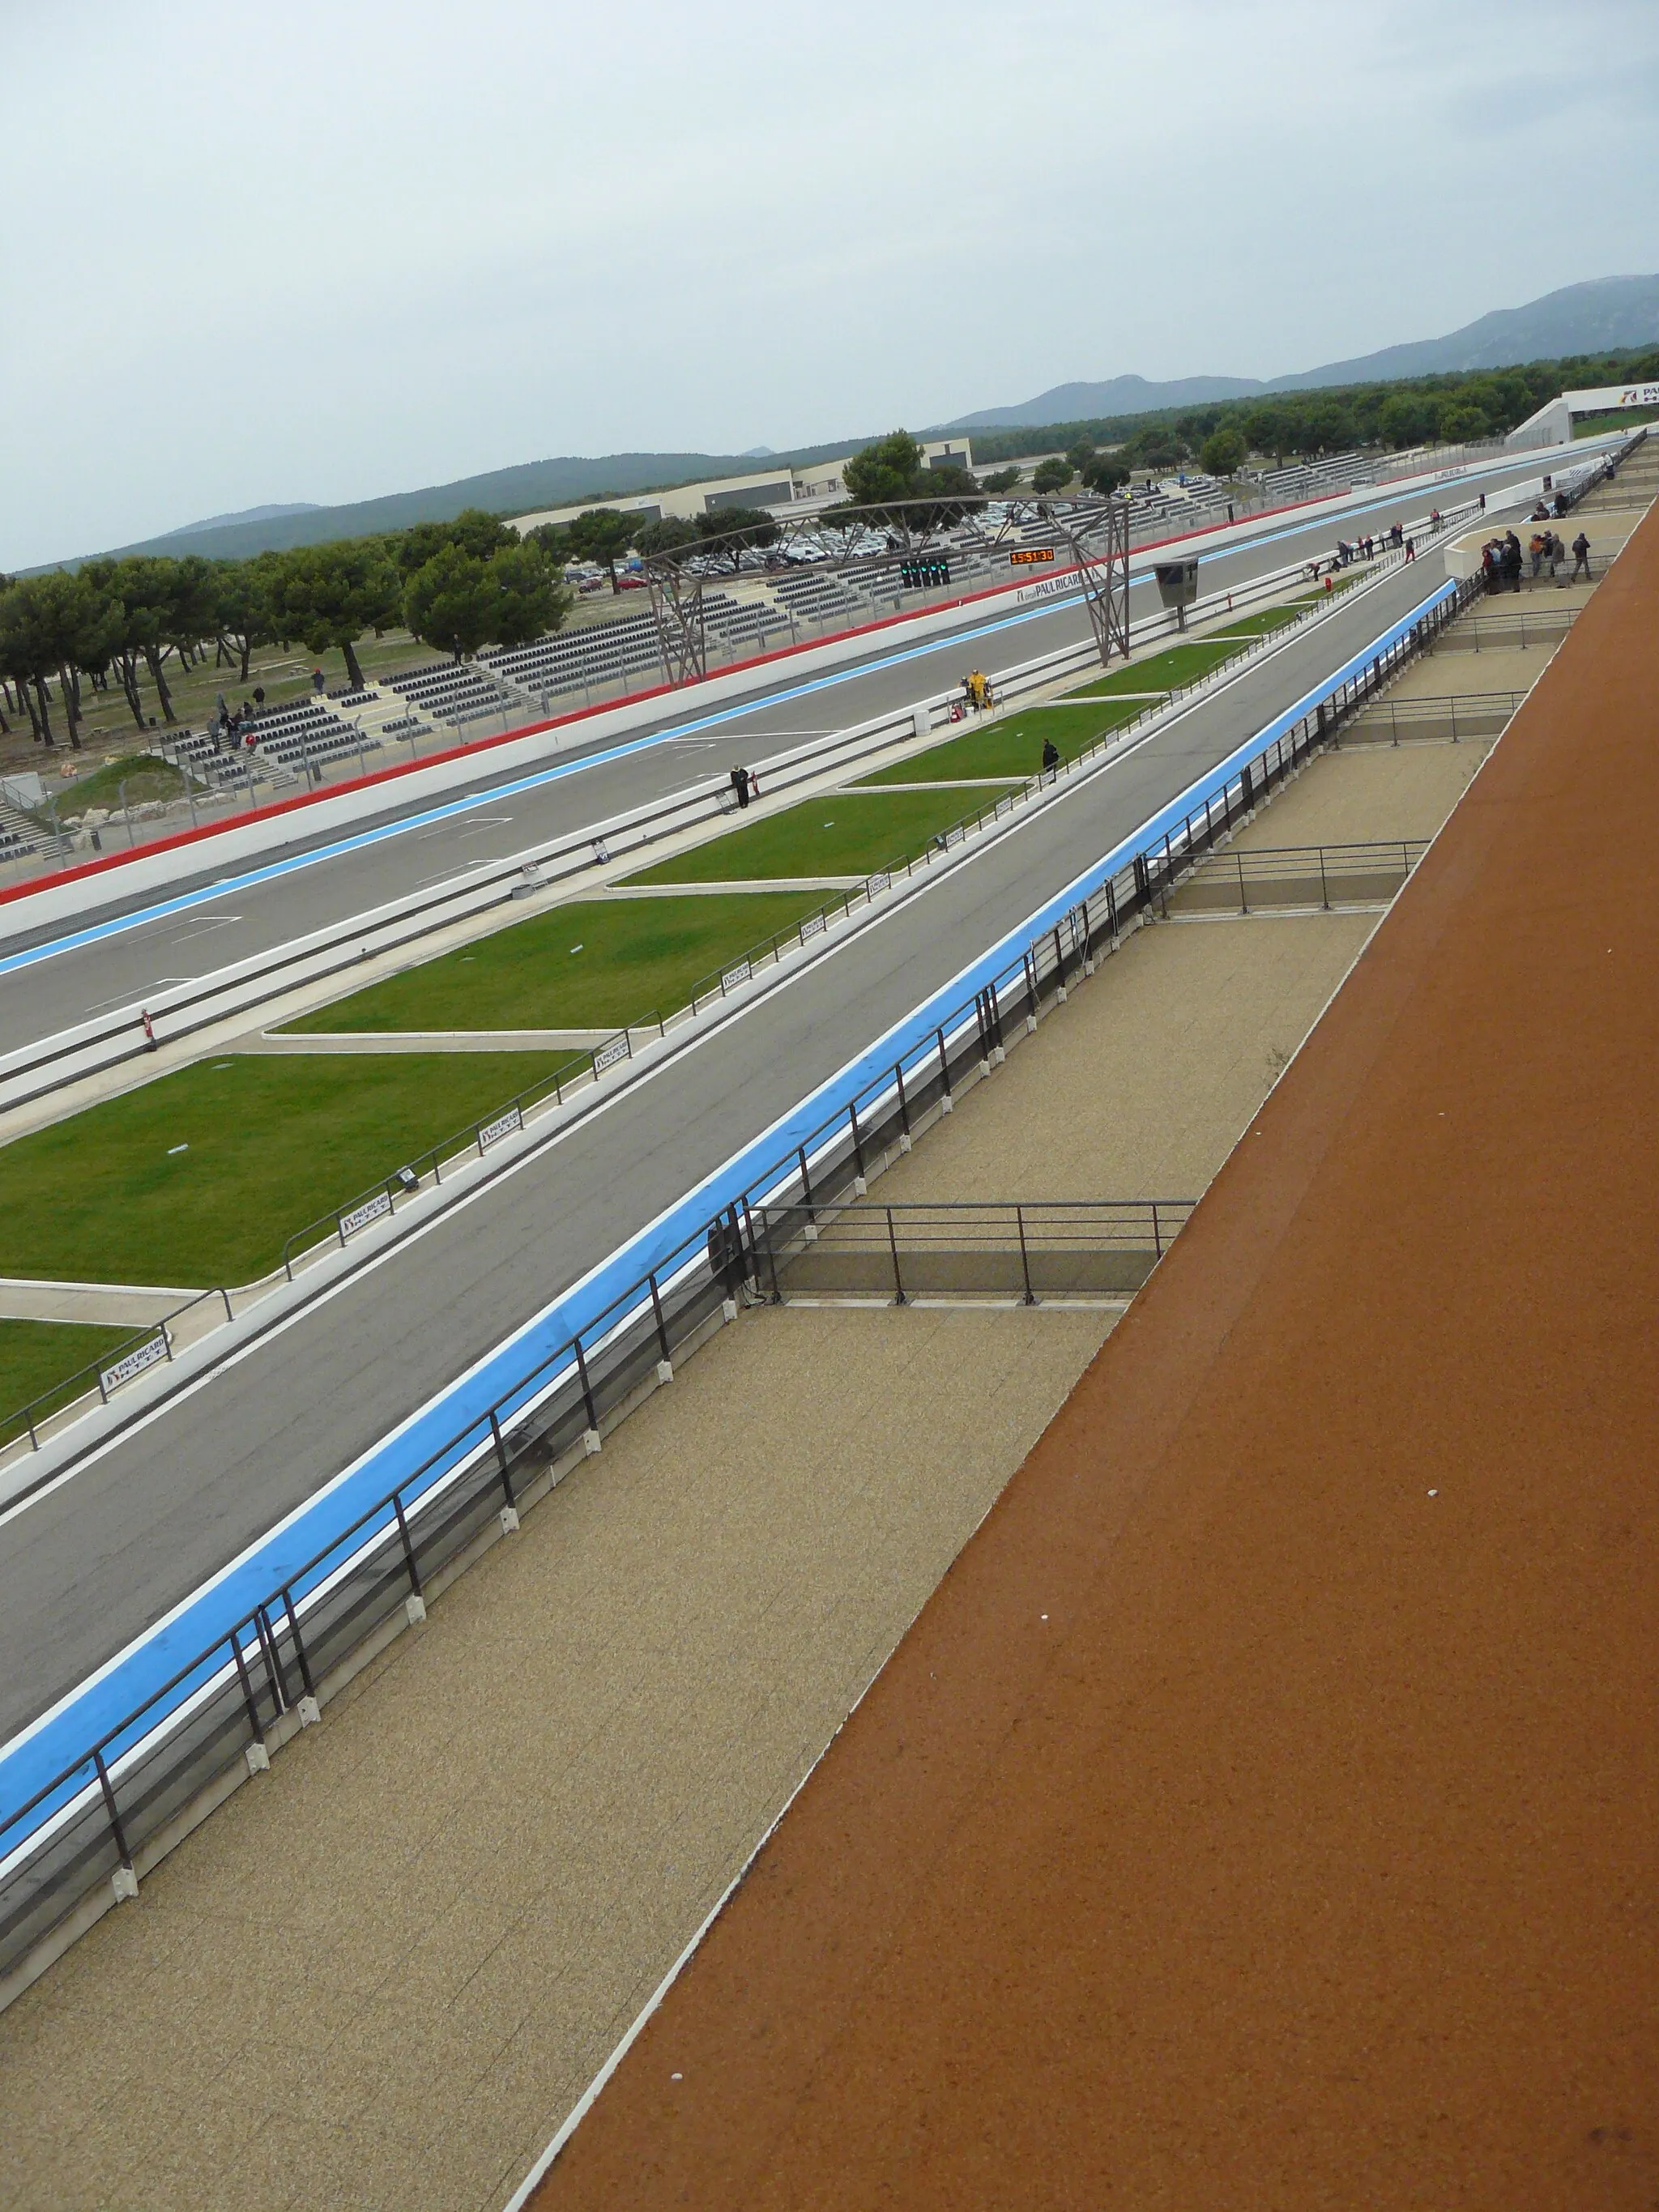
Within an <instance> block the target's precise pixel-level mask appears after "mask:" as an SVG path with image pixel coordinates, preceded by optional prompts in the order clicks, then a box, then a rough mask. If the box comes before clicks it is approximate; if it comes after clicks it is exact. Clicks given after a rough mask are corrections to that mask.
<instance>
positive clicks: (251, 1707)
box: [230, 1626, 265, 1743]
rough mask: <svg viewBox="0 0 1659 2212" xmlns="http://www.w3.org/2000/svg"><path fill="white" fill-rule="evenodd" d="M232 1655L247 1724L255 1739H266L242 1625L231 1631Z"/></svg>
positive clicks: (260, 1740)
mask: <svg viewBox="0 0 1659 2212" xmlns="http://www.w3.org/2000/svg"><path fill="white" fill-rule="evenodd" d="M230 1649H231V1655H232V1656H233V1657H234V1660H235V1662H236V1678H237V1680H239V1681H240V1684H241V1686H242V1703H243V1704H244V1705H246V1708H247V1724H248V1726H249V1727H250V1728H251V1729H252V1730H253V1735H254V1741H256V1742H258V1743H263V1742H264V1740H265V1729H264V1722H263V1721H262V1720H261V1719H260V1718H259V1700H258V1698H256V1697H255V1696H254V1694H253V1682H252V1677H251V1676H250V1674H249V1673H248V1671H247V1662H246V1659H244V1658H243V1656H242V1632H241V1629H240V1626H238V1627H236V1628H233V1629H232V1630H231V1632H230Z"/></svg>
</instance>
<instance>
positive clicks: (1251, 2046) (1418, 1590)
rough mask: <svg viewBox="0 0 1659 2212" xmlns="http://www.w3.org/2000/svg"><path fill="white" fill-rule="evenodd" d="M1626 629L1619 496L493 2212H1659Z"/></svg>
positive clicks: (1658, 1674)
mask: <svg viewBox="0 0 1659 2212" xmlns="http://www.w3.org/2000/svg"><path fill="white" fill-rule="evenodd" d="M1656 613H1659V524H1656V520H1655V519H1654V518H1653V517H1652V516H1650V517H1649V519H1648V520H1647V522H1646V523H1645V524H1644V526H1643V528H1642V530H1641V532H1639V534H1638V538H1636V540H1635V541H1634V542H1633V543H1632V545H1631V547H1630V548H1629V550H1627V551H1626V555H1625V556H1624V557H1623V559H1622V560H1621V562H1620V564H1619V567H1618V568H1616V569H1615V570H1614V572H1613V574H1612V576H1611V577H1610V578H1609V580H1607V583H1605V584H1604V585H1603V586H1601V588H1600V589H1599V590H1598V592H1596V594H1595V598H1594V599H1593V600H1592V602H1591V603H1590V605H1589V606H1588V607H1587V608H1586V610H1585V611H1584V613H1583V615H1582V616H1581V617H1580V618H1579V622H1578V624H1577V629H1576V630H1575V632H1574V634H1573V635H1572V636H1571V639H1570V640H1569V641H1568V642H1567V643H1566V645H1565V647H1563V649H1562V651H1561V652H1560V653H1559V655H1558V656H1557V658H1556V659H1555V660H1554V662H1553V664H1552V665H1551V667H1550V668H1549V669H1548V670H1547V671H1546V673H1545V675H1544V677H1543V678H1541V682H1540V684H1539V685H1538V688H1537V689H1536V690H1535V691H1534V694H1533V696H1532V697H1531V699H1530V700H1529V701H1528V704H1527V705H1526V707H1525V708H1523V709H1522V712H1521V714H1520V715H1519V716H1518V717H1517V718H1516V721H1515V722H1514V723H1513V724H1512V725H1511V726H1510V730H1509V732H1508V734H1507V735H1506V737H1505V738H1504V741H1503V743H1502V744H1500V745H1499V746H1498V749H1497V750H1496V751H1495V753H1494V754H1493V756H1492V758H1491V760H1490V761H1489V762H1488V763H1487V766H1486V769H1485V770H1484V772H1483V774H1482V775H1481V776H1480V779H1479V780H1478V781H1477V782H1476V783H1475V785H1474V787H1473V789H1472V790H1471V792H1470V793H1469V795H1468V799H1467V800H1466V801H1465V803H1464V805H1462V807H1461V808H1460V809H1459V811H1458V812H1457V813H1456V814H1455V816H1454V817H1453V818H1452V821H1451V823H1449V827H1448V829H1447V830H1446V831H1445V833H1444V834H1443V836H1442V838H1441V839H1440V841H1439V842H1438V844H1437V847H1436V848H1435V849H1434V850H1433V851H1432V852H1431V854H1429V856H1428V858H1427V860H1425V862H1424V864H1423V866H1421V867H1420V869H1419V871H1418V872H1417V873H1416V875H1415V877H1414V878H1413V881H1412V882H1411V883H1410V884H1408V886H1407V890H1406V891H1405V893H1404V894H1403V895H1402V896H1401V899H1400V900H1399V902H1397V904H1396V905H1395V908H1394V909H1393V911H1392V913H1391V914H1390V915H1389V918H1388V919H1387V921H1385V922H1384V924H1383V927H1381V929H1380V930H1379V931H1378V933H1377V935H1376V938H1375V939H1374V940H1373V942H1372V944H1371V945H1370V948H1369V950H1368V951H1367V953H1366V955H1365V956H1364V958H1362V960H1361V961H1360V962H1359V963H1358V967H1357V969H1355V972H1354V974H1353V975H1352V977H1351V979H1350V981H1349V982H1348V984H1347V987H1346V988H1345V989H1344V991H1343V992H1342V993H1341V994H1340V997H1339V998H1338V999H1337V1000H1336V1001H1335V1003H1334V1006H1332V1007H1331V1009H1330V1010H1329V1012H1328V1014H1327V1017H1326V1018H1325V1020H1324V1021H1323V1022H1322V1024H1320V1026H1319V1028H1318V1029H1317V1030H1316V1032H1315V1034H1314V1036H1313V1038H1312V1040H1311V1041H1310V1044H1309V1046H1308V1047H1307V1048H1305V1049H1304V1051H1303V1053H1302V1054H1300V1055H1299V1056H1298V1057H1297V1060H1296V1061H1295V1062H1294V1064H1293V1065H1292V1066H1291V1068H1290V1070H1289V1071H1288V1073H1287V1074H1286V1075H1285V1079H1283V1081H1282V1082H1281V1083H1280V1084H1279V1086H1278V1087H1277V1089H1276V1090H1275V1091H1274V1092H1273V1096H1272V1097H1271V1098H1270V1099H1269V1101H1268V1102H1267V1104H1266V1105H1265V1106H1264V1107H1263V1109H1261V1112H1260V1113H1259V1114H1258V1115H1256V1116H1255V1119H1254V1121H1253V1122H1252V1124H1251V1126H1250V1128H1249V1132H1248V1133H1247V1134H1246V1136H1245V1137H1244V1139H1243V1141H1242V1142H1241V1143H1240V1145H1239V1146H1238V1147H1237V1150H1236V1151H1235V1152H1234V1153H1233V1155H1232V1157H1231V1159H1230V1160H1229V1162H1228V1163H1227V1164H1226V1166H1225V1169H1224V1170H1223V1171H1222V1173H1221V1174H1220V1176H1218V1179H1217V1180H1216V1182H1214V1184H1213V1185H1212V1188H1211V1189H1210V1191H1209V1193H1208V1194H1207V1195H1206V1199H1205V1200H1204V1202H1203V1204H1202V1205H1201V1206H1200V1208H1199V1209H1198V1212H1197V1213H1196V1214H1195V1216H1194V1219H1193V1221H1192V1223H1191V1225H1189V1226H1188V1229H1187V1230H1186V1231H1185V1232H1184V1233H1183V1235H1182V1237H1181V1239H1180V1240H1179V1242H1178V1243H1176V1247H1175V1248H1174V1251H1173V1253H1172V1255H1171V1256H1170V1258H1169V1259H1168V1260H1167V1261H1165V1262H1164V1267H1162V1268H1161V1269H1160V1270H1159V1271H1158V1273H1157V1274H1156V1275H1155V1276H1154V1277H1153V1278H1152V1282H1151V1284H1150V1285H1149V1287H1148V1288H1147V1290H1146V1291H1145V1292H1144V1293H1143V1295H1142V1297H1140V1298H1139V1300H1138V1301H1137V1303H1136V1304H1135V1305H1134V1306H1133V1308H1132V1309H1131V1310H1130V1313H1129V1315H1128V1316H1127V1319H1126V1321H1125V1322H1123V1323H1122V1324H1121V1326H1120V1328H1118V1329H1117V1330H1116V1331H1115V1334H1113V1336H1112V1337H1111V1338H1110V1339H1109V1341H1108V1343H1107V1344H1106V1346H1105V1347H1104V1349H1103V1352H1102V1354H1101V1356H1100V1357H1099V1358H1098V1359H1097V1362H1095V1363H1094V1364H1093V1365H1092V1366H1091V1369H1090V1370H1089V1372H1088V1374H1087V1375H1086V1376H1085V1378H1084V1379H1083V1381H1082V1383H1080V1385H1079V1388H1078V1389H1077V1390H1076V1392H1075V1393H1074V1394H1073V1397H1072V1398H1071V1400H1070V1401H1069V1402H1068V1404H1067V1406H1066V1409H1065V1411H1064V1412H1063V1413H1061V1414H1060V1417H1059V1418H1058V1419H1057V1420H1056V1421H1055V1422H1054V1425H1052V1426H1051V1427H1050V1429H1049V1430H1048V1432H1047V1434H1046V1436H1045V1437H1044V1438H1043V1440H1042V1443H1041V1444H1039V1446H1038V1447H1037V1449H1036V1451H1035V1452H1034V1453H1033V1454H1032V1455H1031V1456H1030V1459H1029V1460H1028V1461H1027V1462H1026V1463H1025V1465H1024V1468H1022V1470H1021V1472H1020V1474H1018V1476H1017V1477H1016V1479H1015V1480H1014V1481H1013V1482H1012V1484H1011V1485H1010V1486H1009V1488H1008V1489H1007V1491H1006V1492H1005V1493H1004V1495H1003V1497H1002V1498H1001V1499H1000V1501H999V1504H998V1505H997V1507H996V1509H995V1510H994V1512H993V1513H992V1515H991V1516H989V1517H988V1518H987V1522H985V1524H984V1526H983V1527H982V1528H981V1530H980V1531H979V1532H978V1534H976V1536H975V1540H974V1541H973V1542H972V1543H971V1544H970V1545H969V1547H967V1549H966V1550H965V1551H964V1553H963V1556H962V1557H961V1558H960V1559H958V1560H957V1564H956V1565H955V1567H954V1568H953V1570H952V1571H951V1574H950V1575H949V1576H948V1577H946V1579H945V1582H944V1583H943V1584H942V1585H941V1587H940V1589H939V1591H938V1592H937V1593H936V1594H935V1595H934V1597H933V1599H932V1600H931V1601H930V1602H929V1604H928V1605H927V1607H926V1608H925V1609H924V1611H923V1613H922V1614H921V1618H920V1620H918V1622H917V1623H916V1625H915V1627H914V1628H913V1629H912V1630H911V1632H909V1634H908V1636H907V1637H906V1638H905V1639H904V1641H903V1643H902V1645H901V1647H900V1650H899V1651H898V1653H897V1654H896V1656H895V1658H894V1659H893V1661H892V1662H890V1664H889V1666H888V1667H887V1668H886V1669H885V1670H884V1673H883V1674H882V1676H881V1678H880V1679H879V1680H878V1682H877V1683H876V1685H875V1686H874V1687H873V1689H872V1692H871V1693H870V1694H869V1696H868V1697H866V1699H865V1700H864V1702H863V1704H862V1705H860V1709H859V1710H858V1711H857V1712H856V1713H855V1714H854V1716H853V1717H852V1719H851V1720H850V1722H849V1723H848V1726H847V1728H846V1729H844V1730H843V1731H842V1734H841V1735H840V1736H839V1737H838V1738H837V1740H836V1742H835V1744H834V1745H833V1746H832V1747H831V1749H830V1751H829V1754H828V1755H827V1757H826V1758H825V1759H824V1761H823V1764H822V1765H820V1767H819V1768H818V1770H817V1772H816V1773H815V1774H814V1776H813V1777H812V1778H811V1781H810V1782H809V1783H808V1784H807V1786H806V1788H805V1790H803V1791H802V1793H801V1795H800V1796H799V1797H798V1798H797V1800H796V1801H795V1802H794V1804H793V1807H792V1808H791V1810H790V1812H789V1813H788V1814H787V1817H786V1818H785V1820H783V1822H782V1823H781V1826H780V1827H779V1829H778V1831H777V1832H776V1833H775V1836H774V1837H773V1838H772V1840H771V1841H770V1842H769V1844H768V1845H767V1847H766V1848H765V1850H763V1852H762V1854H761V1856H760V1857H759V1859H758V1861H757V1864H756V1866H755V1867H754V1869H752V1871H751V1872H750V1875H749V1878H748V1879H747V1881H745V1882H744V1885H743V1887H741V1888H740V1889H739V1890H738V1893H736V1895H735V1897H734V1899H733V1900H732V1903H731V1904H730V1905H729V1906H728V1907H727V1908H726V1911H725V1912H724V1913H723V1915H722V1916H721V1917H720V1919H719V1920H718V1921H717V1922H716V1923H715V1925H714V1928H713V1929H712V1931H711V1932H710V1934H709V1936H708V1938H707V1940H706V1941H705V1942H704V1943H703V1945H702V1948H701V1949H700V1950H699V1952H698V1953H697V1954H696V1956H695V1958H694V1959H693V1960H692V1961H691V1963H690V1966H689V1967H688V1968H687V1970H686V1971H685V1972H684V1974H683V1975H682V1976H681V1977H680V1978H679V1979H678V1982H677V1984H675V1986H674V1987H673V1988H672V1989H671V1991H670V1992H669V1994H668V1996H667V1997H666V1999H665V2002H664V2003H663V2004H662V2006H661V2007H660V2008H659V2010H658V2011H657V2012H656V2013H655V2014H654V2015H653V2017H652V2018H651V2020H650V2021H649V2022H648V2023H647V2025H646V2027H644V2030H643V2032H642V2033H641V2035H640V2036H639V2038H638V2039H637V2040H636V2041H635V2043H634V2045H633V2046H632V2048H631V2049H630V2051H629V2053H628V2054H627V2056H626V2057H625V2058H624V2059H623V2062H622V2064H621V2066H620V2068H619V2069H618V2070H617V2073H616V2074H615V2075H614V2076H613V2077H612V2079H611V2081H610V2083H609V2085H608V2087H606V2088H605V2090H604V2092H603V2093H601V2095H600V2096H599V2100H598V2103H597V2105H596V2106H595V2107H594V2109H593V2110H592V2112H591V2113H590V2114H589V2116H588V2117H587V2118H586V2120H585V2121H584V2122H583V2123H582V2124H581V2125H580V2127H579V2128H578V2129H577V2130H576V2132H575V2134H574V2137H573V2138H572V2140H571V2142H570V2143H569V2145H568V2148H567V2150H566V2151H565V2154H564V2155H563V2157H562V2159H561V2160H560V2161H559V2162H558V2163H557V2164H556V2166H554V2167H553V2169H552V2171H551V2172H550V2176H549V2177H548V2179H547V2182H546V2183H545V2184H544V2187H543V2189H542V2190H541V2191H540V2192H539V2193H538V2198H537V2203H538V2206H539V2207H541V2208H542V2212H578V2209H579V2208H580V2207H583V2206H587V2205H595V2206H597V2205H605V2206H606V2207H610V2206H613V2205H616V2204H623V2203H625V2204H627V2205H629V2207H630V2208H633V2212H650V2208H652V2207H654V2206H659V2205H662V2206H666V2205H669V2204H673V2205H676V2206H710V2207H713V2206H716V2205H718V2206H719V2207H720V2208H722V2212H730V2208H738V2207H758V2206H779V2207H782V2206H788V2207H790V2208H805V2207H813V2208H828V2207H841V2206H845V2207H848V2208H859V2212H864V2208H866V2207H868V2206H871V2205H873V2204H882V2205H888V2206H904V2205H915V2206H927V2207H933V2206H939V2205H944V2204H963V2205H966V2204H975V2205H978V2204H985V2205H994V2204H1010V2205H1012V2204H1016V2203H1017V2204H1019V2205H1022V2206H1050V2205H1052V2206H1056V2207H1058V2206H1062V2205H1063V2206H1066V2207H1073V2206H1079V2205H1085V2204H1086V2205H1106V2204H1118V2203H1121V2204H1124V2205H1134V2206H1137V2207H1143V2206H1154V2205H1169V2206H1171V2207H1175V2206H1180V2207H1188V2206H1191V2205H1194V2204H1199V2203H1205V2204H1217V2205H1263V2206H1274V2207H1284V2208H1295V2207H1303V2206H1306V2207H1309V2208H1313V2207H1327V2206H1335V2205H1341V2206H1357V2205H1362V2204H1363V2205H1365V2206H1368V2207H1379V2206H1387V2207H1396V2206H1397V2207H1400V2208H1402V2212H1403V2208H1406V2207H1419V2206H1424V2205H1431V2204H1435V2205H1446V2204H1451V2203H1459V2204H1466V2205H1479V2206H1492V2207H1494V2208H1497V2207H1500V2206H1501V2207H1505V2208H1509V2207H1519V2206H1537V2207H1540V2208H1543V2207H1546V2206H1548V2207H1554V2206H1565V2205H1573V2206H1580V2205H1583V2206H1596V2207H1607V2208H1613V2207H1626V2206H1628V2207H1631V2208H1635V2207H1637V2206H1646V2205H1650V2204H1652V2203H1654V2202H1655V2200H1656V2194H1659V2131H1656V2119H1655V2107H1654V2095H1653V2091H1654V2083H1655V2082H1656V2081H1659V2002H1656V2000H1659V1947H1656V1923H1655V1917H1654V1914H1653V1911H1652V1909H1651V1902H1650V1900H1651V1898H1652V1895H1653V1892H1654V1887H1655V1878H1656V1873H1659V1868H1656V1844H1655V1838H1656V1834H1659V1735H1656V1732H1655V1729H1654V1727H1653V1723H1652V1717H1653V1713H1654V1710H1655V1705H1656V1699H1659V1644H1656V1640H1655V1638H1654V1635H1653V1592H1654V1588H1655V1580H1656V1574H1659V1493H1656V1490H1655V1486H1654V1482H1653V1468H1654V1464H1655V1461H1656V1456H1659V1408H1656V1401H1655V1396H1654V1392H1653V1389H1652V1376H1653V1373H1654V1370H1655V1363H1656V1344H1655V1340H1654V1319H1653V1316H1654V1314H1655V1310H1656V1304H1659V1256H1656V1245H1655V1240H1654V1237H1653V1230H1652V1225H1653V1220H1654V1218H1655V1214H1656V1211H1659V1165H1656V1153H1655V1149H1654V1147H1653V1146H1652V1144H1651V1143H1650V1141H1648V1131H1647V1121H1648V1108H1649V1104H1650V1099H1651V1096H1652V1093H1653V1090H1654V1086H1655V1081H1656V1076H1659V1066H1656V1037H1659V906H1656V901H1655V897H1654V890H1653V853H1654V848H1655V842H1656V837H1659V754H1656V751H1655V749H1654V746H1653V744H1652V730H1651V719H1652V702H1653V699H1654V697H1655V696H1656V690H1659V620H1656ZM1239 927H1240V930H1241V932H1242V930H1243V927H1244V926H1243V925H1240V926H1239ZM1196 933H1197V932H1196V931H1194V934H1196ZM1154 934H1155V936H1159V935H1162V934H1164V933H1154Z"/></svg>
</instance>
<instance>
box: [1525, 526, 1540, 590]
mask: <svg viewBox="0 0 1659 2212" xmlns="http://www.w3.org/2000/svg"><path fill="white" fill-rule="evenodd" d="M1527 550H1528V552H1529V553H1530V554H1531V556H1532V573H1533V576H1534V580H1535V579H1536V577H1537V574H1538V572H1539V570H1540V569H1541V568H1542V567H1543V565H1544V541H1543V539H1542V538H1541V537H1540V536H1539V534H1538V532H1536V531H1535V530H1534V532H1533V533H1532V537H1531V539H1530V541H1529V542H1528V546H1527Z"/></svg>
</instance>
